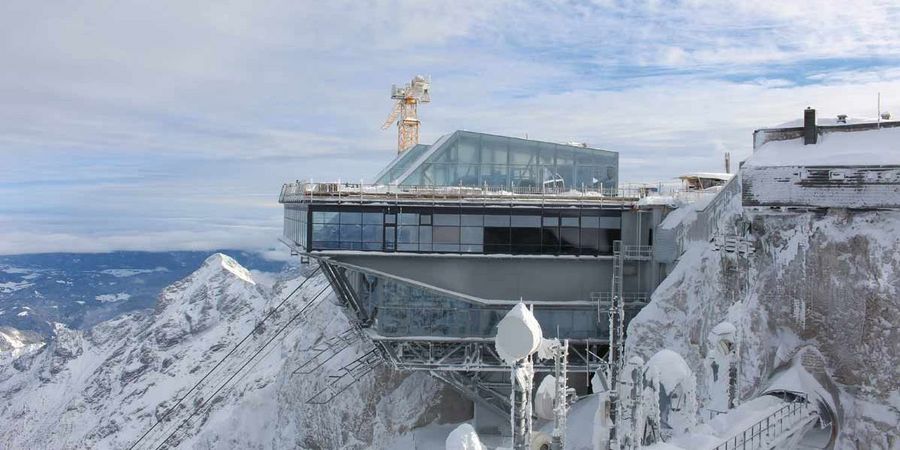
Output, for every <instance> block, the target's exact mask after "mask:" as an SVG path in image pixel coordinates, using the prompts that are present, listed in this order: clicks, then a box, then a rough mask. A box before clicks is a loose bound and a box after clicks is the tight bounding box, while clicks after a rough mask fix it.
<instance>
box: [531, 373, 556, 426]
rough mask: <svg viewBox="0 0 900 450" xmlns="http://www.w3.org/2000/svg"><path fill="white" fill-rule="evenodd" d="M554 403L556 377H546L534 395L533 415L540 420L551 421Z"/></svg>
mask: <svg viewBox="0 0 900 450" xmlns="http://www.w3.org/2000/svg"><path fill="white" fill-rule="evenodd" d="M555 401H556V377H554V376H553V375H547V376H546V377H544V379H543V380H541V384H540V385H539V386H538V388H537V392H536V393H535V394H534V413H535V414H537V416H538V417H540V418H541V419H546V420H552V419H553V403H554V402H555Z"/></svg>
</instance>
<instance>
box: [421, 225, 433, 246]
mask: <svg viewBox="0 0 900 450" xmlns="http://www.w3.org/2000/svg"><path fill="white" fill-rule="evenodd" d="M419 243H422V244H430V243H431V227H419Z"/></svg>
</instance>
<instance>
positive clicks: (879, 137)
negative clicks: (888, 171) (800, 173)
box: [744, 127, 900, 167]
mask: <svg viewBox="0 0 900 450" xmlns="http://www.w3.org/2000/svg"><path fill="white" fill-rule="evenodd" d="M816 165H849V166H863V165H900V127H897V128H881V129H873V130H866V131H853V132H831V133H825V134H823V135H821V136H819V140H818V142H817V143H816V144H811V145H803V139H790V140H784V141H770V142H767V143H765V144H763V145H762V146H760V147H759V148H757V149H756V151H754V153H753V155H751V156H750V158H749V159H747V160H746V161H745V162H744V167H771V166H816Z"/></svg>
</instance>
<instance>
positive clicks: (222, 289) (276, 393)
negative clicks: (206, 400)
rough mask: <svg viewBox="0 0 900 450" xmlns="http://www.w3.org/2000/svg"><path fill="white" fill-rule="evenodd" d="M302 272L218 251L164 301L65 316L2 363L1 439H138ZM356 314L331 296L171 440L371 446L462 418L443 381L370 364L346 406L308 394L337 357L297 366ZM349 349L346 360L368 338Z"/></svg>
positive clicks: (9, 442)
mask: <svg viewBox="0 0 900 450" xmlns="http://www.w3.org/2000/svg"><path fill="white" fill-rule="evenodd" d="M300 282H301V280H300V279H290V280H282V281H279V282H278V283H276V285H275V286H274V287H273V288H272V290H271V292H269V291H268V290H267V289H266V288H264V287H262V286H260V285H259V284H256V283H255V282H254V280H253V278H252V276H251V275H250V273H249V272H248V271H247V270H246V269H244V268H243V267H241V266H240V265H239V264H238V263H237V262H236V261H234V260H233V259H231V258H229V257H227V256H225V255H222V254H216V255H213V256H211V257H210V258H208V259H207V260H206V261H205V262H204V264H203V265H202V266H201V267H200V268H199V269H198V270H197V271H195V272H194V273H192V274H191V275H190V276H188V277H186V278H184V279H183V280H181V281H178V282H176V283H175V284H173V285H171V286H169V287H168V288H166V289H165V290H164V291H163V292H162V294H161V295H160V296H159V300H158V303H157V306H156V309H155V310H154V311H152V312H150V311H145V312H140V313H133V314H128V315H125V316H122V317H119V318H116V319H113V320H109V321H106V322H102V323H100V324H98V325H97V326H95V327H93V328H91V329H89V330H87V331H79V330H71V329H68V328H67V327H65V326H63V325H61V324H57V325H56V326H55V330H54V332H55V336H54V339H52V340H51V342H49V343H48V344H47V345H46V346H44V347H42V348H40V349H36V350H35V351H32V352H30V353H27V354H25V355H22V356H20V357H18V358H16V359H15V360H13V361H11V362H9V363H6V364H3V365H0V398H3V400H4V402H3V403H2V404H0V422H2V423H4V424H6V425H4V426H3V427H0V447H2V448H127V447H129V446H131V445H132V444H133V443H134V442H135V441H136V440H137V438H138V436H140V435H141V434H142V433H144V432H145V431H146V430H147V429H149V427H150V426H151V425H152V424H153V423H154V421H155V420H157V419H158V418H161V416H162V415H163V413H164V411H166V410H167V409H168V408H169V407H170V406H172V405H173V403H174V399H176V398H179V397H181V396H183V395H184V394H185V393H186V392H187V391H188V389H190V386H193V385H194V383H195V382H196V381H198V380H199V379H200V378H201V377H202V376H203V374H205V373H206V372H208V371H209V369H210V368H211V367H213V366H214V365H215V364H216V363H217V362H219V361H220V360H221V358H222V356H224V354H226V353H227V352H228V350H229V349H231V348H233V346H234V345H235V343H236V342H238V340H239V339H240V338H242V337H244V336H246V335H247V333H248V332H249V331H251V330H253V329H254V327H255V326H256V324H257V323H258V321H259V320H260V319H261V318H262V317H263V316H264V315H265V314H266V313H267V312H268V311H270V310H271V308H272V307H273V305H274V304H276V301H280V300H281V299H282V298H283V296H284V295H286V294H287V293H289V292H291V291H292V290H294V288H296V287H297V286H298V285H299V283H300ZM326 286H327V282H326V280H325V279H324V278H323V277H321V276H314V277H312V278H311V279H310V280H309V283H308V284H307V285H306V286H304V288H303V289H301V290H300V291H299V292H298V294H297V296H296V299H295V301H296V302H297V303H299V304H303V303H304V302H308V301H311V300H312V298H313V296H314V294H315V293H317V292H322V291H327V289H326ZM328 293H329V292H326V294H328ZM348 326H349V325H348V323H347V320H346V318H344V316H343V315H342V314H341V313H340V311H339V309H338V307H337V306H335V305H333V304H332V303H330V302H329V301H327V299H326V300H325V301H323V302H322V303H321V304H319V306H317V307H316V308H315V309H313V310H312V313H311V315H310V316H309V317H308V318H307V320H306V321H304V322H303V323H300V324H298V326H296V327H293V328H292V329H290V330H288V334H287V335H285V336H284V339H283V340H279V341H276V342H274V343H273V345H272V346H271V347H270V348H268V349H267V351H266V353H264V356H263V359H262V360H260V361H257V364H256V365H255V367H254V370H253V371H251V372H249V373H247V374H245V375H243V376H241V377H239V378H238V379H237V380H236V382H235V383H234V387H233V388H229V389H225V390H223V391H222V393H221V394H220V395H219V396H218V397H216V398H215V401H214V402H213V403H214V404H213V405H212V407H211V408H207V409H204V410H202V411H200V412H199V414H197V417H196V418H195V419H194V420H192V421H191V422H189V423H188V425H187V426H185V427H184V428H183V429H182V430H179V432H178V433H176V434H175V437H174V438H173V439H172V440H170V441H168V444H175V443H180V446H184V447H186V448H210V447H213V446H220V445H225V446H227V447H232V448H233V447H246V448H264V447H265V448H270V447H294V448H297V447H299V448H337V447H341V448H367V447H369V445H370V444H369V443H371V442H387V441H390V440H393V439H395V438H397V437H398V436H400V435H401V434H403V433H404V432H406V431H408V430H409V429H411V428H413V426H414V425H425V424H428V423H431V422H432V421H435V420H437V419H441V418H442V417H444V416H448V417H450V416H453V414H454V412H453V411H449V410H448V408H447V407H446V404H453V399H452V398H451V399H450V401H448V402H445V403H446V404H445V406H444V411H441V410H438V409H435V408H433V407H431V405H433V404H440V403H441V402H440V401H438V400H439V399H440V398H442V397H443V396H447V394H448V393H447V392H445V390H444V389H443V388H442V387H441V386H440V385H438V384H437V382H436V381H433V380H432V379H431V378H429V377H427V376H425V375H413V376H404V375H398V374H396V373H392V372H390V371H389V370H387V369H382V370H380V371H376V372H375V373H373V374H370V375H368V376H367V377H365V378H364V379H363V380H362V381H360V382H359V383H357V385H355V386H353V387H352V388H351V389H350V390H348V391H347V392H346V393H345V395H342V396H341V397H339V398H337V399H335V401H334V402H333V403H332V404H328V405H321V406H315V407H313V406H310V405H308V404H307V403H306V400H307V399H308V398H309V397H310V396H311V395H312V393H314V392H315V391H316V390H317V389H318V388H319V387H320V386H321V384H322V383H323V382H324V380H325V378H326V377H327V375H329V374H330V371H332V370H335V369H336V368H335V367H329V366H325V367H323V368H322V370H321V371H318V372H317V373H314V374H310V375H308V376H297V375H294V374H292V372H293V371H294V369H295V368H296V367H297V366H299V365H301V364H302V362H303V361H305V360H306V359H308V358H309V352H308V350H307V349H308V348H309V347H311V346H312V344H313V343H315V342H317V341H319V340H321V339H323V337H326V336H330V335H332V334H333V333H337V332H339V331H341V330H343V329H346V327H348ZM346 351H347V353H348V355H347V356H343V355H339V357H338V358H335V361H334V364H340V363H341V359H342V357H343V358H350V357H352V355H353V352H354V351H358V349H352V348H351V349H348V350H346ZM359 351H361V350H359ZM238 356H241V357H243V355H235V357H238ZM338 367H339V366H338ZM191 406H192V405H183V406H182V408H190V407H191ZM162 428H163V431H164V433H162V434H161V435H162V436H165V435H166V434H168V432H170V431H171V430H174V429H175V424H174V423H165V422H164V423H163V427H162ZM159 442H161V441H159Z"/></svg>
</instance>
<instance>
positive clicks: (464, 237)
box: [460, 227, 484, 244]
mask: <svg viewBox="0 0 900 450" xmlns="http://www.w3.org/2000/svg"><path fill="white" fill-rule="evenodd" d="M460 230H461V231H460V242H461V243H463V244H483V243H484V229H483V228H481V227H462V228H460Z"/></svg>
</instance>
